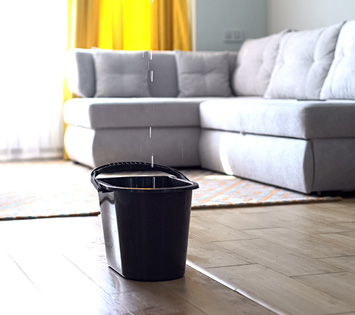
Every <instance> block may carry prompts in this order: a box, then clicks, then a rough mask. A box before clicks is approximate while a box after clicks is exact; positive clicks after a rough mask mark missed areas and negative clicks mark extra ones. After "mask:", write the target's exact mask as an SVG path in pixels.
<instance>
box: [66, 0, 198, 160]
mask: <svg viewBox="0 0 355 315" xmlns="http://www.w3.org/2000/svg"><path fill="white" fill-rule="evenodd" d="M91 47H98V48H103V49H122V50H151V49H152V50H175V49H179V50H191V39H190V26H189V21H188V8H187V0H68V17H67V49H71V48H91ZM73 97H75V95H73V93H71V92H69V90H68V88H67V85H66V81H64V102H65V101H67V100H68V99H70V98H73ZM65 129H66V125H65V124H64V132H65ZM64 157H65V158H67V154H66V152H64Z"/></svg>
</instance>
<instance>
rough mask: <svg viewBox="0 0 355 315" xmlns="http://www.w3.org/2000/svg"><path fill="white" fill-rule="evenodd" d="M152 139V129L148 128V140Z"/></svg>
mask: <svg viewBox="0 0 355 315" xmlns="http://www.w3.org/2000/svg"><path fill="white" fill-rule="evenodd" d="M151 137H152V127H149V138H151Z"/></svg>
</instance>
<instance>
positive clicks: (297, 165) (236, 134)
mask: <svg viewBox="0 0 355 315" xmlns="http://www.w3.org/2000/svg"><path fill="white" fill-rule="evenodd" d="M68 64H69V67H68V74H67V77H68V84H69V88H70V89H71V90H72V91H73V92H74V93H75V94H77V95H78V96H79V98H75V99H71V100H69V101H67V102H66V103H65V106H64V119H65V122H66V123H67V124H68V125H69V126H68V128H67V130H66V133H65V146H66V150H67V153H68V155H69V157H70V159H72V160H74V161H76V162H79V163H82V164H85V165H88V166H90V167H96V166H98V165H101V164H106V163H109V162H114V161H146V162H150V161H152V160H153V161H154V162H156V163H161V164H166V165H170V166H174V167H192V166H200V167H202V168H206V169H211V170H214V171H218V172H223V173H228V174H235V175H238V176H241V177H245V178H249V179H252V180H255V181H259V182H264V183H268V184H272V185H275V186H280V187H285V188H288V189H291V190H295V191H299V192H303V193H311V192H323V191H331V190H343V191H349V190H354V189H355V162H354V161H355V75H354V73H355V21H348V22H345V23H338V24H336V25H331V26H329V27H325V28H321V29H316V30H309V31H289V30H285V31H284V32H281V33H279V34H274V35H271V36H267V37H265V38H260V39H250V40H247V41H246V42H244V44H243V45H242V47H241V49H240V51H239V52H181V51H175V52H123V51H109V50H100V49H75V50H72V51H70V52H69V53H68Z"/></svg>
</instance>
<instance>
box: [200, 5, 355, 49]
mask: <svg viewBox="0 0 355 315" xmlns="http://www.w3.org/2000/svg"><path fill="white" fill-rule="evenodd" d="M354 2H355V0H354ZM267 4H268V0H195V9H196V15H195V21H196V30H195V32H196V50H212V51H213V50H238V49H239V47H240V45H241V42H239V43H226V42H224V38H223V36H224V32H225V31H226V30H237V31H241V32H243V33H244V37H245V38H258V37H262V36H265V35H267V34H268V29H267V26H268V24H267V16H268V6H267Z"/></svg>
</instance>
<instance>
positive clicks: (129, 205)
mask: <svg viewBox="0 0 355 315" xmlns="http://www.w3.org/2000/svg"><path fill="white" fill-rule="evenodd" d="M144 170H148V171H160V172H164V173H168V174H170V176H127V177H126V176H119V177H106V178H97V176H98V175H99V174H103V173H105V174H108V173H119V172H126V171H144ZM171 175H173V176H171ZM91 182H92V184H93V185H94V186H95V188H96V189H97V191H98V193H99V201H100V207H101V218H102V224H103V230H104V238H105V248H106V256H107V262H108V265H109V266H110V267H111V268H112V269H114V270H115V271H117V272H118V273H119V274H120V275H122V276H123V277H125V278H127V279H132V280H141V281H163V280H172V279H177V278H180V277H183V276H184V274H185V267H186V253H187V242H188V233H189V224H190V211H191V198H192V190H193V189H196V188H198V184H197V183H194V182H191V181H190V180H189V179H188V178H187V177H185V175H183V174H182V173H181V172H179V171H178V170H176V169H173V168H170V167H167V166H163V165H159V164H150V163H143V162H118V163H110V164H107V165H103V166H100V167H97V168H95V169H94V170H93V171H92V173H91Z"/></svg>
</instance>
